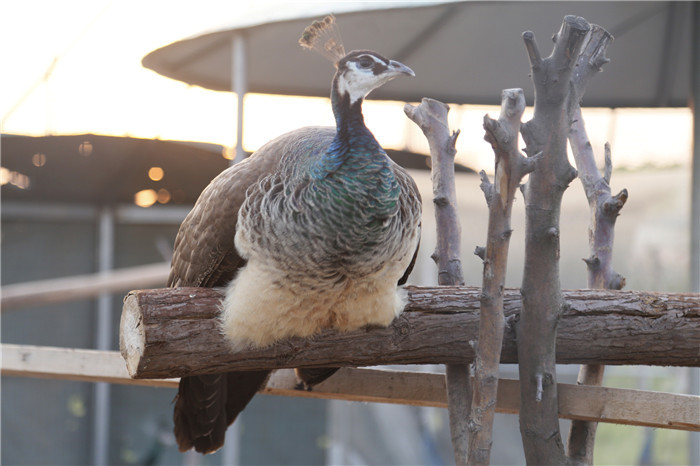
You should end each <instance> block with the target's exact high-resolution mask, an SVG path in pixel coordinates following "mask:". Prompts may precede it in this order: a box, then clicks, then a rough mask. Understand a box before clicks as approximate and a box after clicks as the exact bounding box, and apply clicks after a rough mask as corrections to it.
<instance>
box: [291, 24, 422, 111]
mask: <svg viewBox="0 0 700 466" xmlns="http://www.w3.org/2000/svg"><path fill="white" fill-rule="evenodd" d="M299 44H301V46H302V47H304V48H307V49H311V50H315V51H317V52H319V53H320V54H321V55H323V56H324V57H326V58H328V59H329V60H331V61H332V62H334V63H335V66H336V68H337V72H336V73H335V77H334V78H333V87H334V91H335V92H337V93H338V94H339V96H340V97H342V96H345V95H347V96H348V97H349V101H350V104H354V103H355V102H357V101H358V100H361V99H364V98H365V97H366V96H367V94H369V93H370V92H372V91H373V90H374V89H377V88H378V87H380V86H382V85H384V84H386V83H387V82H389V81H391V80H392V79H394V78H396V77H397V76H401V75H407V76H415V75H416V74H415V73H414V72H413V70H412V69H411V68H409V67H408V66H406V65H404V64H402V63H399V62H397V61H395V60H389V59H387V58H385V57H383V56H381V55H380V54H378V53H377V52H373V51H371V50H353V51H352V52H350V53H347V54H346V53H345V48H344V47H343V41H342V39H341V38H340V31H339V30H338V26H337V24H336V22H335V17H334V16H333V15H329V16H326V17H325V18H324V19H323V20H320V21H314V22H313V23H312V24H311V25H310V26H309V27H307V28H306V29H305V30H304V33H303V34H302V36H301V38H300V39H299Z"/></svg>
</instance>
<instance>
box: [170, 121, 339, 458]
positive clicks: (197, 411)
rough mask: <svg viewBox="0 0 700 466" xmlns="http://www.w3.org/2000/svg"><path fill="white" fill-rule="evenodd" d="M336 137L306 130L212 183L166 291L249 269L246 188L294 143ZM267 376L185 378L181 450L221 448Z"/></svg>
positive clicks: (182, 238) (216, 281)
mask: <svg viewBox="0 0 700 466" xmlns="http://www.w3.org/2000/svg"><path fill="white" fill-rule="evenodd" d="M334 134H335V130H334V129H333V128H303V129H300V130H297V131H294V132H292V133H288V134H286V135H283V136H280V137H279V138H277V139H275V140H273V141H271V142H269V143H268V144H266V145H264V146H263V147H261V148H260V149H259V150H258V151H257V152H256V153H255V154H253V155H252V156H251V157H249V158H248V159H246V160H244V161H242V162H240V163H238V164H236V165H234V166H232V167H230V168H228V169H227V170H225V171H223V172H222V173H221V174H220V175H219V176H217V177H216V178H215V179H214V180H212V182H211V183H210V184H209V186H207V187H206V188H205V189H204V191H203V192H202V194H201V195H200V197H199V199H198V200H197V202H196V204H195V206H194V207H193V209H192V211H191V212H190V213H189V214H188V215H187V217H186V218H185V220H184V221H183V222H182V225H181V226H180V229H179V231H178V233H177V237H176V239H175V248H174V251H173V260H172V264H171V269H170V276H169V277H168V286H169V287H178V286H197V287H217V286H225V285H227V284H228V283H229V282H230V281H231V279H232V278H233V277H234V275H235V274H236V271H237V270H238V269H240V268H241V267H242V266H243V265H245V261H244V259H243V258H241V257H240V256H239V255H238V252H237V251H236V248H235V246H234V237H235V234H236V221H237V219H238V210H239V209H240V207H241V204H242V203H243V201H244V200H245V195H246V190H247V189H248V187H249V186H250V185H252V184H253V183H256V182H257V181H258V180H259V179H260V178H261V177H264V176H266V175H268V174H271V173H273V172H274V171H275V170H276V169H277V166H278V165H279V161H280V159H281V158H282V156H283V155H284V154H285V153H286V152H287V151H288V146H289V145H290V144H292V143H293V142H294V141H298V140H299V138H306V137H309V138H314V137H324V138H328V140H329V142H330V139H332V137H333V135H334ZM269 375H270V371H247V372H230V373H227V374H211V375H203V376H191V377H183V378H182V379H181V380H180V384H179V387H178V394H177V397H176V399H175V409H174V412H173V421H174V424H175V427H174V432H175V438H176V440H177V443H178V446H179V449H180V451H187V450H189V449H190V448H194V449H195V450H196V451H198V452H200V453H212V452H214V451H216V450H218V449H219V448H221V446H222V445H223V443H224V438H225V433H226V428H227V427H228V426H229V425H231V423H233V421H234V420H235V419H236V417H237V416H238V414H239V413H240V412H241V411H242V410H243V408H245V406H246V405H247V404H248V402H249V401H250V400H251V399H252V398H253V396H254V395H255V393H257V391H258V390H259V389H260V388H261V387H262V386H263V385H264V384H265V383H266V381H267V379H268V377H269Z"/></svg>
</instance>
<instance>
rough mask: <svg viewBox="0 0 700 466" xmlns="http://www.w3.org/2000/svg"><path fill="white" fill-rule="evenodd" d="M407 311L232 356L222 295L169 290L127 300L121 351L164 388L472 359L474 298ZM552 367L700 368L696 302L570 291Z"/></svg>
mask: <svg viewBox="0 0 700 466" xmlns="http://www.w3.org/2000/svg"><path fill="white" fill-rule="evenodd" d="M406 289H407V291H408V297H409V302H408V305H407V309H406V311H404V313H403V314H402V315H401V316H400V317H399V318H397V319H396V320H395V321H394V322H393V323H392V325H390V326H389V327H388V328H373V329H363V330H359V331H356V332H351V333H334V332H330V331H327V332H322V333H320V334H319V335H317V336H316V337H314V338H310V339H290V340H287V341H283V342H280V343H278V344H276V345H273V346H271V347H269V348H265V349H258V350H251V351H245V352H240V353H233V352H230V351H229V350H228V348H227V346H226V342H225V341H224V338H223V337H222V335H221V334H220V333H219V331H218V321H217V315H218V310H219V305H220V299H221V297H222V290H216V289H208V288H173V289H155V290H141V291H133V292H131V293H130V294H129V295H128V296H127V297H126V299H125V302H124V309H123V312H122V320H121V329H120V333H121V334H120V346H121V351H122V354H123V355H124V357H125V359H126V361H127V367H128V369H129V373H130V374H131V375H132V376H133V377H137V378H168V377H180V376H183V375H194V374H206V373H214V372H225V371H227V370H243V369H268V368H281V367H287V368H291V367H305V366H306V367H313V366H317V367H323V366H371V365H388V364H452V363H468V362H471V361H473V359H474V351H473V348H472V346H471V345H470V344H469V341H470V340H475V339H476V338H477V335H478V319H479V314H478V311H479V301H480V297H481V296H480V295H481V293H480V289H479V288H476V287H414V286H410V287H406ZM563 296H564V299H565V300H566V303H567V305H566V306H565V309H564V311H563V313H562V315H561V320H560V325H559V333H558V345H557V362H559V363H562V364H594V363H595V364H598V363H600V364H608V365H615V364H639V365H664V366H696V367H697V366H700V295H699V294H697V293H696V294H691V293H687V294H683V293H652V292H640V291H609V290H576V291H565V292H564V293H563ZM503 306H504V312H505V316H506V328H505V333H504V343H503V349H502V353H501V361H502V362H505V363H515V362H517V359H518V358H517V350H516V346H515V331H514V324H515V322H517V319H518V316H519V311H520V307H521V301H520V293H519V292H518V291H517V290H511V289H508V290H506V291H505V293H504V300H503Z"/></svg>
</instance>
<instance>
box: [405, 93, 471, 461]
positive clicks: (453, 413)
mask: <svg viewBox="0 0 700 466" xmlns="http://www.w3.org/2000/svg"><path fill="white" fill-rule="evenodd" d="M449 110H450V108H449V106H447V105H446V104H444V103H442V102H439V101H437V100H433V99H423V100H422V102H421V104H420V105H419V106H418V107H413V106H411V105H408V104H407V105H406V106H405V107H404V111H405V113H406V115H407V116H408V117H409V118H410V119H411V120H412V121H413V122H414V123H416V124H417V125H418V126H419V127H420V128H421V130H422V131H423V133H424V134H425V136H426V138H427V139H428V145H429V147H430V157H431V160H432V164H431V168H432V173H431V175H432V181H433V203H434V204H435V223H436V228H437V245H436V247H435V252H434V253H433V256H432V257H433V260H435V263H436V264H437V266H438V284H440V285H464V276H463V272H462V260H461V228H460V225H459V219H458V218H457V194H456V190H455V170H454V161H455V154H456V153H457V149H456V148H455V145H456V143H457V137H458V136H459V131H456V132H453V133H452V134H451V135H450V130H449V127H448V124H447V113H448V112H449ZM445 371H446V379H447V399H448V416H449V418H450V435H451V437H452V448H453V450H454V457H455V464H458V465H466V464H467V457H468V446H469V425H468V422H469V411H470V403H471V398H472V386H471V376H470V369H469V365H464V364H448V365H447V366H446V368H445Z"/></svg>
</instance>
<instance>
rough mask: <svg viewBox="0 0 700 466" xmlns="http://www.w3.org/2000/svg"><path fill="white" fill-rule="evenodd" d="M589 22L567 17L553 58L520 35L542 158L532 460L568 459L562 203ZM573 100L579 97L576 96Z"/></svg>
mask: <svg viewBox="0 0 700 466" xmlns="http://www.w3.org/2000/svg"><path fill="white" fill-rule="evenodd" d="M589 30H590V25H589V24H588V22H587V21H586V20H585V19H583V18H581V17H576V16H566V17H565V18H564V21H563V23H562V25H561V28H560V30H559V32H558V33H557V34H556V35H555V37H554V48H553V51H552V53H551V55H550V56H548V57H547V58H542V57H541V55H540V53H539V50H538V47H537V44H536V42H535V38H534V35H533V34H532V33H531V32H526V33H524V34H523V39H524V41H525V46H526V48H527V51H528V56H529V58H530V64H531V68H532V81H533V84H534V87H535V109H534V117H533V119H532V120H530V121H528V122H527V123H526V124H524V125H523V127H522V129H521V132H522V135H523V139H524V140H525V143H526V145H527V154H528V155H533V154H536V153H539V152H542V160H541V161H540V163H539V164H538V169H537V170H535V171H534V172H533V173H532V174H531V175H530V177H529V180H528V182H527V184H526V185H525V192H524V193H525V206H526V238H525V270H524V274H523V283H522V287H521V293H522V296H523V311H522V313H521V315H520V323H519V325H518V336H517V340H518V360H519V370H520V380H521V386H520V387H521V392H520V393H521V412H520V432H521V435H522V439H523V447H524V450H525V458H526V460H527V463H528V464H565V463H566V462H567V457H566V455H565V453H564V445H563V443H562V439H561V434H560V431H559V420H558V418H557V409H558V399H557V388H556V365H555V354H556V336H557V325H558V322H559V318H560V314H561V312H562V308H563V307H564V300H563V298H562V293H561V289H560V281H559V218H560V212H561V200H562V197H563V194H564V191H565V189H566V188H567V187H568V184H569V183H570V182H571V181H572V180H573V179H574V178H575V176H576V171H575V170H574V169H573V167H571V165H570V164H569V162H568V159H567V153H566V145H567V135H568V132H569V123H570V115H569V114H570V109H571V103H572V99H575V96H573V95H571V85H570V79H571V76H572V73H573V69H574V67H575V65H576V60H577V58H578V56H579V53H580V51H581V49H582V46H583V43H584V39H585V38H586V35H587V34H588V31H589ZM574 102H575V100H574Z"/></svg>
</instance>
